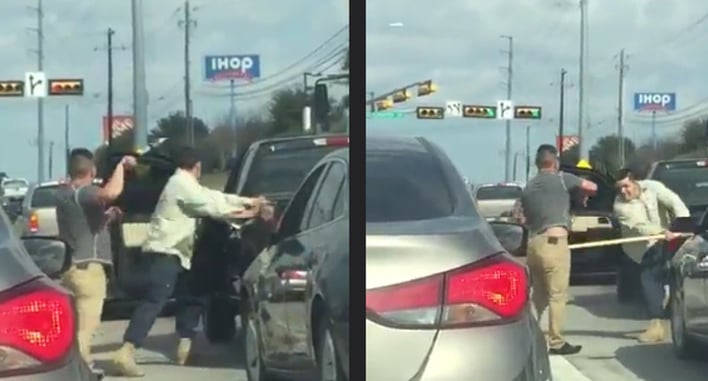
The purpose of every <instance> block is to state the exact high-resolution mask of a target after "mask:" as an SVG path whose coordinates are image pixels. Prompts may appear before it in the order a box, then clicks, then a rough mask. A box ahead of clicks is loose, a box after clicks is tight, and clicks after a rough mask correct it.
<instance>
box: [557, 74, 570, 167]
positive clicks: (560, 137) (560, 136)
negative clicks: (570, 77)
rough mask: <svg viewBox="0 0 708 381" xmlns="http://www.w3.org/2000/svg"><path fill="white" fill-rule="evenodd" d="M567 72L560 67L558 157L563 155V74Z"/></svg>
mask: <svg viewBox="0 0 708 381" xmlns="http://www.w3.org/2000/svg"><path fill="white" fill-rule="evenodd" d="M566 74H568V72H567V71H566V70H565V69H561V83H560V115H559V116H558V157H561V156H563V116H564V114H565V112H564V110H563V107H564V106H565V75H566Z"/></svg>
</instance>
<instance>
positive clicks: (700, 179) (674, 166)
mask: <svg viewBox="0 0 708 381" xmlns="http://www.w3.org/2000/svg"><path fill="white" fill-rule="evenodd" d="M646 178H647V179H651V180H657V181H661V182H662V183H664V185H666V186H667V187H668V188H669V189H671V190H672V191H674V192H675V193H676V194H678V195H679V196H680V197H681V199H682V200H683V202H684V203H685V204H686V206H687V207H688V209H689V211H690V212H691V215H692V217H693V218H695V219H696V220H698V219H700V218H701V216H702V215H703V212H704V211H705V210H706V207H708V159H674V160H661V161H657V162H655V163H653V164H652V166H651V168H650V169H649V173H648V174H647V176H646Z"/></svg>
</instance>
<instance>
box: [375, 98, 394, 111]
mask: <svg viewBox="0 0 708 381" xmlns="http://www.w3.org/2000/svg"><path fill="white" fill-rule="evenodd" d="M391 107H393V102H392V101H391V100H390V99H382V100H380V101H378V102H376V111H381V110H388V109H390V108H391Z"/></svg>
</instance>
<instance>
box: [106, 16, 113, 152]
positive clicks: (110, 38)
mask: <svg viewBox="0 0 708 381" xmlns="http://www.w3.org/2000/svg"><path fill="white" fill-rule="evenodd" d="M114 33H115V31H114V30H113V29H111V28H108V31H107V38H108V110H107V113H106V123H107V124H108V126H107V127H108V128H107V130H108V131H107V132H108V151H109V152H111V150H112V147H113V34H114Z"/></svg>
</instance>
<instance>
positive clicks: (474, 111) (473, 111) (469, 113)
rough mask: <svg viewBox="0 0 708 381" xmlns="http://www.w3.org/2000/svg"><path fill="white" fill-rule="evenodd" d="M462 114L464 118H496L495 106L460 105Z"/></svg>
mask: <svg viewBox="0 0 708 381" xmlns="http://www.w3.org/2000/svg"><path fill="white" fill-rule="evenodd" d="M462 116H464V117H465V118H483V119H496V118H497V108H496V107H495V106H470V105H464V106H462Z"/></svg>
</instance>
